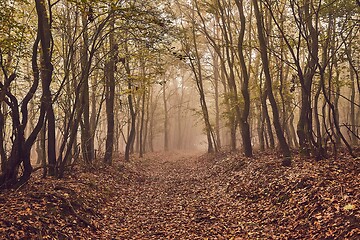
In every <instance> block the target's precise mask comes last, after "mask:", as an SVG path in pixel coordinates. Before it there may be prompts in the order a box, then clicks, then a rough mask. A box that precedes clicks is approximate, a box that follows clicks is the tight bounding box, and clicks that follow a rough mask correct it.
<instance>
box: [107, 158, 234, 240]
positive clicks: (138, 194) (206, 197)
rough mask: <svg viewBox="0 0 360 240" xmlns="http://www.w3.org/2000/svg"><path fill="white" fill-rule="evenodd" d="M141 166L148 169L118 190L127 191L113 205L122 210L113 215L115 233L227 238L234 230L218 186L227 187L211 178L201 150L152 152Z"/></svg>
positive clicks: (142, 236)
mask: <svg viewBox="0 0 360 240" xmlns="http://www.w3.org/2000/svg"><path fill="white" fill-rule="evenodd" d="M137 167H138V168H139V171H140V172H143V173H144V175H143V176H142V177H139V179H138V180H137V181H135V182H134V183H133V184H132V185H131V186H128V189H127V190H126V191H125V192H123V191H124V190H125V189H121V190H120V191H119V194H126V197H120V198H118V197H115V199H114V201H111V202H110V203H109V205H108V207H111V208H113V209H117V210H116V211H118V213H117V214H118V216H116V217H115V216H110V218H113V220H112V221H111V222H112V225H111V226H110V227H109V231H111V232H112V233H113V237H114V238H115V239H130V238H131V239H164V238H165V239H166V238H171V239H174V238H176V239H179V238H180V239H204V238H205V237H209V238H215V237H219V238H224V239H225V238H226V237H225V236H226V235H227V234H230V233H229V231H228V229H229V228H231V222H230V221H224V217H225V216H224V213H221V212H225V213H227V212H229V210H230V206H229V203H228V202H225V201H223V199H222V197H221V195H222V193H221V192H219V191H221V190H222V189H224V188H219V189H218V190H219V191H217V190H216V189H214V187H215V188H216V186H214V185H213V184H209V179H210V178H211V175H210V172H209V171H208V170H207V169H208V166H207V165H206V162H204V161H200V160H199V155H193V154H192V155H190V154H189V155H184V154H177V153H171V154H166V155H164V154H163V155H158V156H154V155H150V156H147V158H145V159H142V160H140V161H139V162H138V163H137ZM232 205H233V206H231V207H232V208H234V207H235V208H236V207H237V206H235V205H234V204H232ZM224 208H227V209H224ZM234 210H235V209H233V211H234ZM114 212H115V211H114Z"/></svg>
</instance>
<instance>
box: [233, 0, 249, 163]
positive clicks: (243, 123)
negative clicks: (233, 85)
mask: <svg viewBox="0 0 360 240" xmlns="http://www.w3.org/2000/svg"><path fill="white" fill-rule="evenodd" d="M235 2H236V5H237V8H238V10H239V13H240V23H241V26H240V33H239V38H238V54H239V58H240V66H241V72H242V77H243V82H242V86H241V93H242V95H243V98H244V108H243V110H242V114H241V117H240V129H241V135H242V141H243V147H244V154H245V156H246V157H251V156H252V146H251V136H250V126H249V123H248V118H249V114H250V94H249V80H250V79H249V74H248V71H247V68H246V63H245V57H244V53H243V51H244V50H243V42H244V35H245V15H244V9H243V0H235Z"/></svg>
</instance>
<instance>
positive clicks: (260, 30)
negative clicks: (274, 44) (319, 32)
mask: <svg viewBox="0 0 360 240" xmlns="http://www.w3.org/2000/svg"><path fill="white" fill-rule="evenodd" d="M253 5H254V13H255V16H256V23H257V24H256V25H257V30H258V39H259V43H260V52H261V59H262V62H263V68H264V73H265V80H266V81H265V86H266V92H267V95H268V98H269V101H270V104H271V108H272V111H273V123H274V127H275V132H276V135H277V137H278V140H279V144H280V147H281V150H282V153H283V155H284V160H283V165H284V166H289V165H290V164H291V153H290V149H289V146H288V144H287V142H286V139H285V137H284V132H283V130H282V127H281V123H280V117H279V111H278V107H277V104H276V101H275V98H274V95H273V92H272V80H271V76H270V70H269V62H268V56H267V46H266V42H265V37H264V32H263V22H262V17H261V15H260V10H259V6H258V2H257V0H253Z"/></svg>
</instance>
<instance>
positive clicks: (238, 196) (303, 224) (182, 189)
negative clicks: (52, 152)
mask: <svg viewBox="0 0 360 240" xmlns="http://www.w3.org/2000/svg"><path fill="white" fill-rule="evenodd" d="M359 199H360V193H359V160H354V159H351V158H347V157H346V156H343V159H338V160H337V161H334V160H331V159H329V160H323V161H320V162H316V161H315V160H312V159H301V158H300V157H295V158H294V160H293V166H292V167H291V168H284V167H281V159H278V158H277V155H276V154H269V153H267V154H260V155H257V156H256V157H255V158H254V159H249V158H244V157H242V156H241V155H240V154H237V153H220V154H217V155H202V156H196V155H184V154H178V153H166V154H165V153H153V154H147V155H146V156H145V157H144V158H143V159H133V160H132V162H131V163H123V162H116V163H115V165H114V166H113V167H108V166H104V165H102V164H97V165H96V166H94V168H91V169H89V170H88V171H81V170H80V169H75V171H74V172H72V173H71V174H70V175H69V177H68V178H66V179H62V180H57V179H52V178H48V179H45V180H43V179H40V176H38V177H36V176H35V177H34V178H33V179H32V180H31V182H30V183H29V184H28V185H27V186H25V187H24V188H23V189H21V190H20V191H8V192H5V193H1V194H0V238H3V239H24V238H26V239H40V238H42V239H310V238H311V239H339V238H341V239H345V238H348V239H356V238H358V237H359V234H360V230H359V224H358V223H359V222H360V216H359V209H358V207H357V206H359Z"/></svg>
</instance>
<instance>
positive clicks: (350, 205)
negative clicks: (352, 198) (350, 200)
mask: <svg viewBox="0 0 360 240" xmlns="http://www.w3.org/2000/svg"><path fill="white" fill-rule="evenodd" d="M343 209H344V210H346V211H349V210H354V209H355V205H353V204H346V205H345V206H344V207H343Z"/></svg>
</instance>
